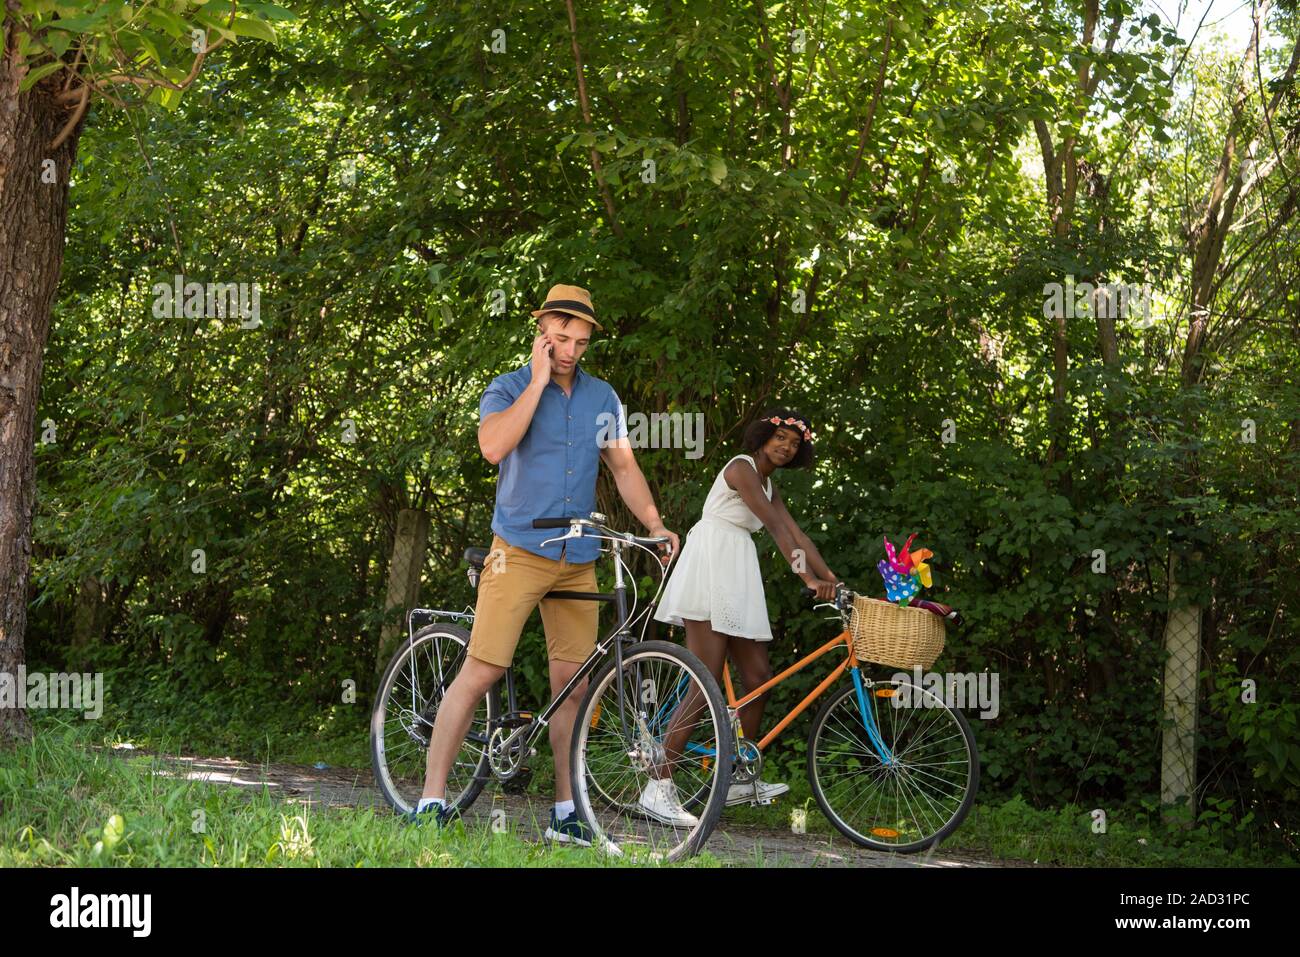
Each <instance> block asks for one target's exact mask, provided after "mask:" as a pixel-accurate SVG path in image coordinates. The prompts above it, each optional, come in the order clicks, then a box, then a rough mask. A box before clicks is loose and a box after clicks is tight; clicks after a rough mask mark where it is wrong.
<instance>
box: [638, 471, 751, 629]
mask: <svg viewBox="0 0 1300 957" xmlns="http://www.w3.org/2000/svg"><path fill="white" fill-rule="evenodd" d="M736 459H745V460H746V461H748V462H749V464H750V465H754V469H755V471H757V470H758V466H757V465H755V463H754V459H753V458H752V457H751V456H748V455H737V456H735V457H734V458H732V459H731V460H729V461H728V462H727V464H726V465H724V466H723V467H722V471H720V472H719V473H718V477H717V478H715V479H714V480H713V487H712V488H711V489H709V495H708V498H706V499H705V500H704V514H703V516H702V517H701V518H700V521H699V522H698V523H697V524H696V525H695V526H694V527H693V528H692V529H691V530H690V531H689V532H687V533H686V542H685V543H684V544H683V545H682V553H681V555H680V556H678V559H677V561H676V563H674V566H673V571H672V574H671V575H670V576H669V577H668V584H667V585H665V586H664V594H663V598H662V600H661V601H660V603H659V607H658V608H657V609H656V610H655V618H656V619H657V620H658V621H662V622H666V623H668V624H671V625H681V624H682V619H684V618H690V619H695V620H698V621H710V622H712V623H713V630H714V631H718V632H722V633H723V634H725V635H739V636H740V637H742V638H752V639H754V640H755V641H771V640H772V628H771V625H770V624H769V623H768V620H767V599H766V597H765V596H764V594H763V574H762V571H761V570H760V569H759V565H758V550H757V549H756V548H755V547H754V539H753V537H752V535H753V533H754V532H756V531H758V530H759V529H760V528H762V527H763V523H762V521H761V520H760V519H759V518H758V517H757V516H756V515H754V513H753V512H751V511H750V509H749V506H748V505H746V504H745V500H744V499H742V498H741V497H740V493H739V492H737V491H736V490H735V489H733V488H732V487H731V486H729V485H728V484H727V480H726V479H725V478H724V477H723V472H725V471H726V470H727V465H730V464H731V463H732V462H734V461H736ZM763 493H764V494H765V495H766V496H767V499H768V501H769V502H770V501H771V500H772V480H771V479H770V478H769V479H768V480H767V484H766V486H765V487H764V489H763Z"/></svg>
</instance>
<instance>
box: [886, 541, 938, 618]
mask: <svg viewBox="0 0 1300 957" xmlns="http://www.w3.org/2000/svg"><path fill="white" fill-rule="evenodd" d="M915 538H916V533H915V532H913V533H912V534H911V535H909V536H908V537H907V541H906V542H905V543H904V544H903V547H902V549H901V550H898V551H897V552H896V551H895V550H894V545H893V543H892V542H890V540H889V536H885V554H886V555H887V556H888V557H887V558H883V559H881V561H880V563H879V564H878V565H876V568H877V569H878V570H879V571H880V577H881V578H882V579H884V582H885V597H886V598H888V599H889V600H890V601H892V602H895V603H896V604H898V605H899V606H900V607H904V606H906V605H907V603H908V602H909V601H911V600H912V598H913V596H915V595H916V593H917V592H918V591H920V590H921V589H922V588H929V587H930V586H931V585H932V584H933V578H932V577H931V575H930V566H929V565H927V564H926V563H925V561H926V559H927V558H933V557H934V552H932V551H930V549H928V548H918V549H917V550H916V551H915V552H913V551H911V548H912V542H913V540H914V539H915ZM927 604H934V603H933V602H927ZM941 607H947V606H941ZM927 610H933V609H927ZM935 613H936V614H939V613H938V612H935ZM942 617H947V615H943V616H942Z"/></svg>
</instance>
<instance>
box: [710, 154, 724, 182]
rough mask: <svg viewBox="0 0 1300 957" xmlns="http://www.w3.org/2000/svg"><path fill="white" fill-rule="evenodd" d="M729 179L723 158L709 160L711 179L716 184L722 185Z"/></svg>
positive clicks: (715, 157)
mask: <svg viewBox="0 0 1300 957" xmlns="http://www.w3.org/2000/svg"><path fill="white" fill-rule="evenodd" d="M726 178H727V164H726V163H725V162H723V160H722V159H721V157H718V156H714V157H711V158H710V159H709V179H711V180H713V182H714V183H721V182H722V181H723V180H724V179H726Z"/></svg>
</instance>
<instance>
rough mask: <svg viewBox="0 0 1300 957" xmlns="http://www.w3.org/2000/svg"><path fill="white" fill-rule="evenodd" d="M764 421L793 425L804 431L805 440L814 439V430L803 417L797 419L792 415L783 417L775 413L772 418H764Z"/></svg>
mask: <svg viewBox="0 0 1300 957" xmlns="http://www.w3.org/2000/svg"><path fill="white" fill-rule="evenodd" d="M763 421H764V422H771V423H772V424H773V425H793V426H795V427H796V428H797V429H798V430H799V431H800V432H802V433H803V440H804V441H805V442H811V441H812V440H813V435H812V431H811V430H810V429H809V428H808V424H807V423H806V422H804V421H803V420H802V419H796V418H792V417H790V416H786V417H785V418H784V419H782V418H781V417H780V416H776V415H774V416H772V417H771V418H770V419H764V420H763Z"/></svg>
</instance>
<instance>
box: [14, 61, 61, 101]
mask: <svg viewBox="0 0 1300 957" xmlns="http://www.w3.org/2000/svg"><path fill="white" fill-rule="evenodd" d="M61 69H63V61H62V60H53V61H51V62H50V63H42V64H41V65H40V66H38V67H36V69H34V70H29V71H28V73H27V75H26V76H25V77H23V81H22V82H21V83H19V84H18V92H19V93H26V92H27V91H28V90H30V89H31V88H32V87H34V86H35V85H36V84H37V83H39V82H40V81H41V80H42V79H44V78H45V77H47V76H49V75H50V74H51V73H53V72H54V71H55V70H61Z"/></svg>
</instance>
